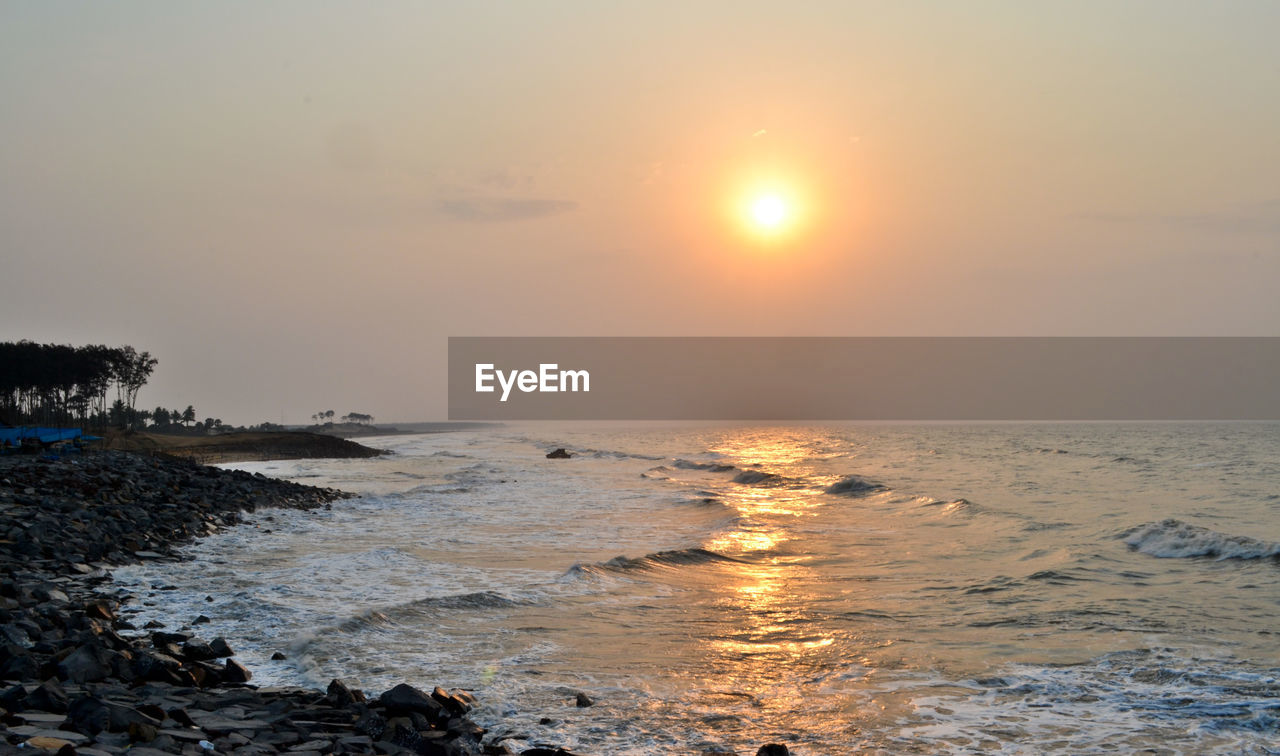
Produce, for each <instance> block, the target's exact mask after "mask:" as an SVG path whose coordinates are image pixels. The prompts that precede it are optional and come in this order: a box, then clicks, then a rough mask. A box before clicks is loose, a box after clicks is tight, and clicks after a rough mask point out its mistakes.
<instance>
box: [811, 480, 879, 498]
mask: <svg viewBox="0 0 1280 756" xmlns="http://www.w3.org/2000/svg"><path fill="white" fill-rule="evenodd" d="M885 490H888V489H886V488H885V487H884V486H882V485H880V484H879V483H873V482H871V481H869V480H864V479H862V478H859V477H858V476H857V475H847V476H845V477H844V478H842V479H841V480H839V481H837V482H835V483H832V484H831V485H830V486H827V490H826V493H829V494H833V495H835V496H866V495H867V494H870V493H876V492H878V491H885Z"/></svg>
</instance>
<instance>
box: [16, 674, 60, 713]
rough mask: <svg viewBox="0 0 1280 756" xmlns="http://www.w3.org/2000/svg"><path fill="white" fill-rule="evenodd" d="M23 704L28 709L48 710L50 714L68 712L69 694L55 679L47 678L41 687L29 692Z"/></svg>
mask: <svg viewBox="0 0 1280 756" xmlns="http://www.w3.org/2000/svg"><path fill="white" fill-rule="evenodd" d="M22 705H23V706H24V707H26V708H28V709H35V710H37V711H47V712H49V713H50V714H65V713H67V694H66V692H65V691H63V690H62V686H61V685H59V684H58V683H57V681H55V680H46V681H45V682H44V683H43V684H41V685H40V687H38V688H36V689H35V690H33V691H31V692H30V693H28V694H27V697H26V698H25V699H24V700H23V702H22Z"/></svg>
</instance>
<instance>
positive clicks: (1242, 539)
mask: <svg viewBox="0 0 1280 756" xmlns="http://www.w3.org/2000/svg"><path fill="white" fill-rule="evenodd" d="M1124 542H1125V543H1127V544H1128V545H1129V546H1130V547H1131V548H1133V549H1135V550H1136V551H1140V552H1142V553H1143V554H1149V555H1151V556H1154V557H1161V558H1168V559H1175V558H1188V557H1206V558H1211V559H1268V558H1276V557H1280V543H1271V542H1268V541H1260V540H1258V539H1256V538H1249V537H1248V536H1237V535H1228V534H1226V533H1219V532H1217V531H1214V530H1209V529H1208V528H1202V527H1200V526H1199V525H1192V524H1190V523H1186V522H1183V521H1181V520H1175V519H1167V520H1162V521H1160V522H1152V523H1148V524H1146V525H1140V526H1138V527H1136V528H1133V529H1132V530H1129V531H1127V532H1126V533H1125V534H1124Z"/></svg>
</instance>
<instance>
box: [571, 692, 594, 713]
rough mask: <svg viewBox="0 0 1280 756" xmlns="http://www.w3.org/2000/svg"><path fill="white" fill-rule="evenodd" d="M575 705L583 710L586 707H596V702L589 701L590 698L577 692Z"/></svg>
mask: <svg viewBox="0 0 1280 756" xmlns="http://www.w3.org/2000/svg"><path fill="white" fill-rule="evenodd" d="M575 703H576V704H577V706H578V708H579V709H585V708H587V707H588V706H595V705H596V702H595V701H592V700H591V696H588V695H587V694H586V693H583V692H581V691H579V692H578V695H577V696H576V697H575Z"/></svg>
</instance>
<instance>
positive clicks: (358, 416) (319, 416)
mask: <svg viewBox="0 0 1280 756" xmlns="http://www.w3.org/2000/svg"><path fill="white" fill-rule="evenodd" d="M311 419H312V420H314V421H315V423H316V425H332V424H333V410H323V411H321V412H317V413H316V414H314V415H312V416H311ZM338 420H339V421H340V422H343V423H351V424H357V425H368V424H370V423H372V422H373V415H366V414H364V413H363V412H351V413H349V414H346V415H343V416H342V417H340V418H338Z"/></svg>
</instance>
